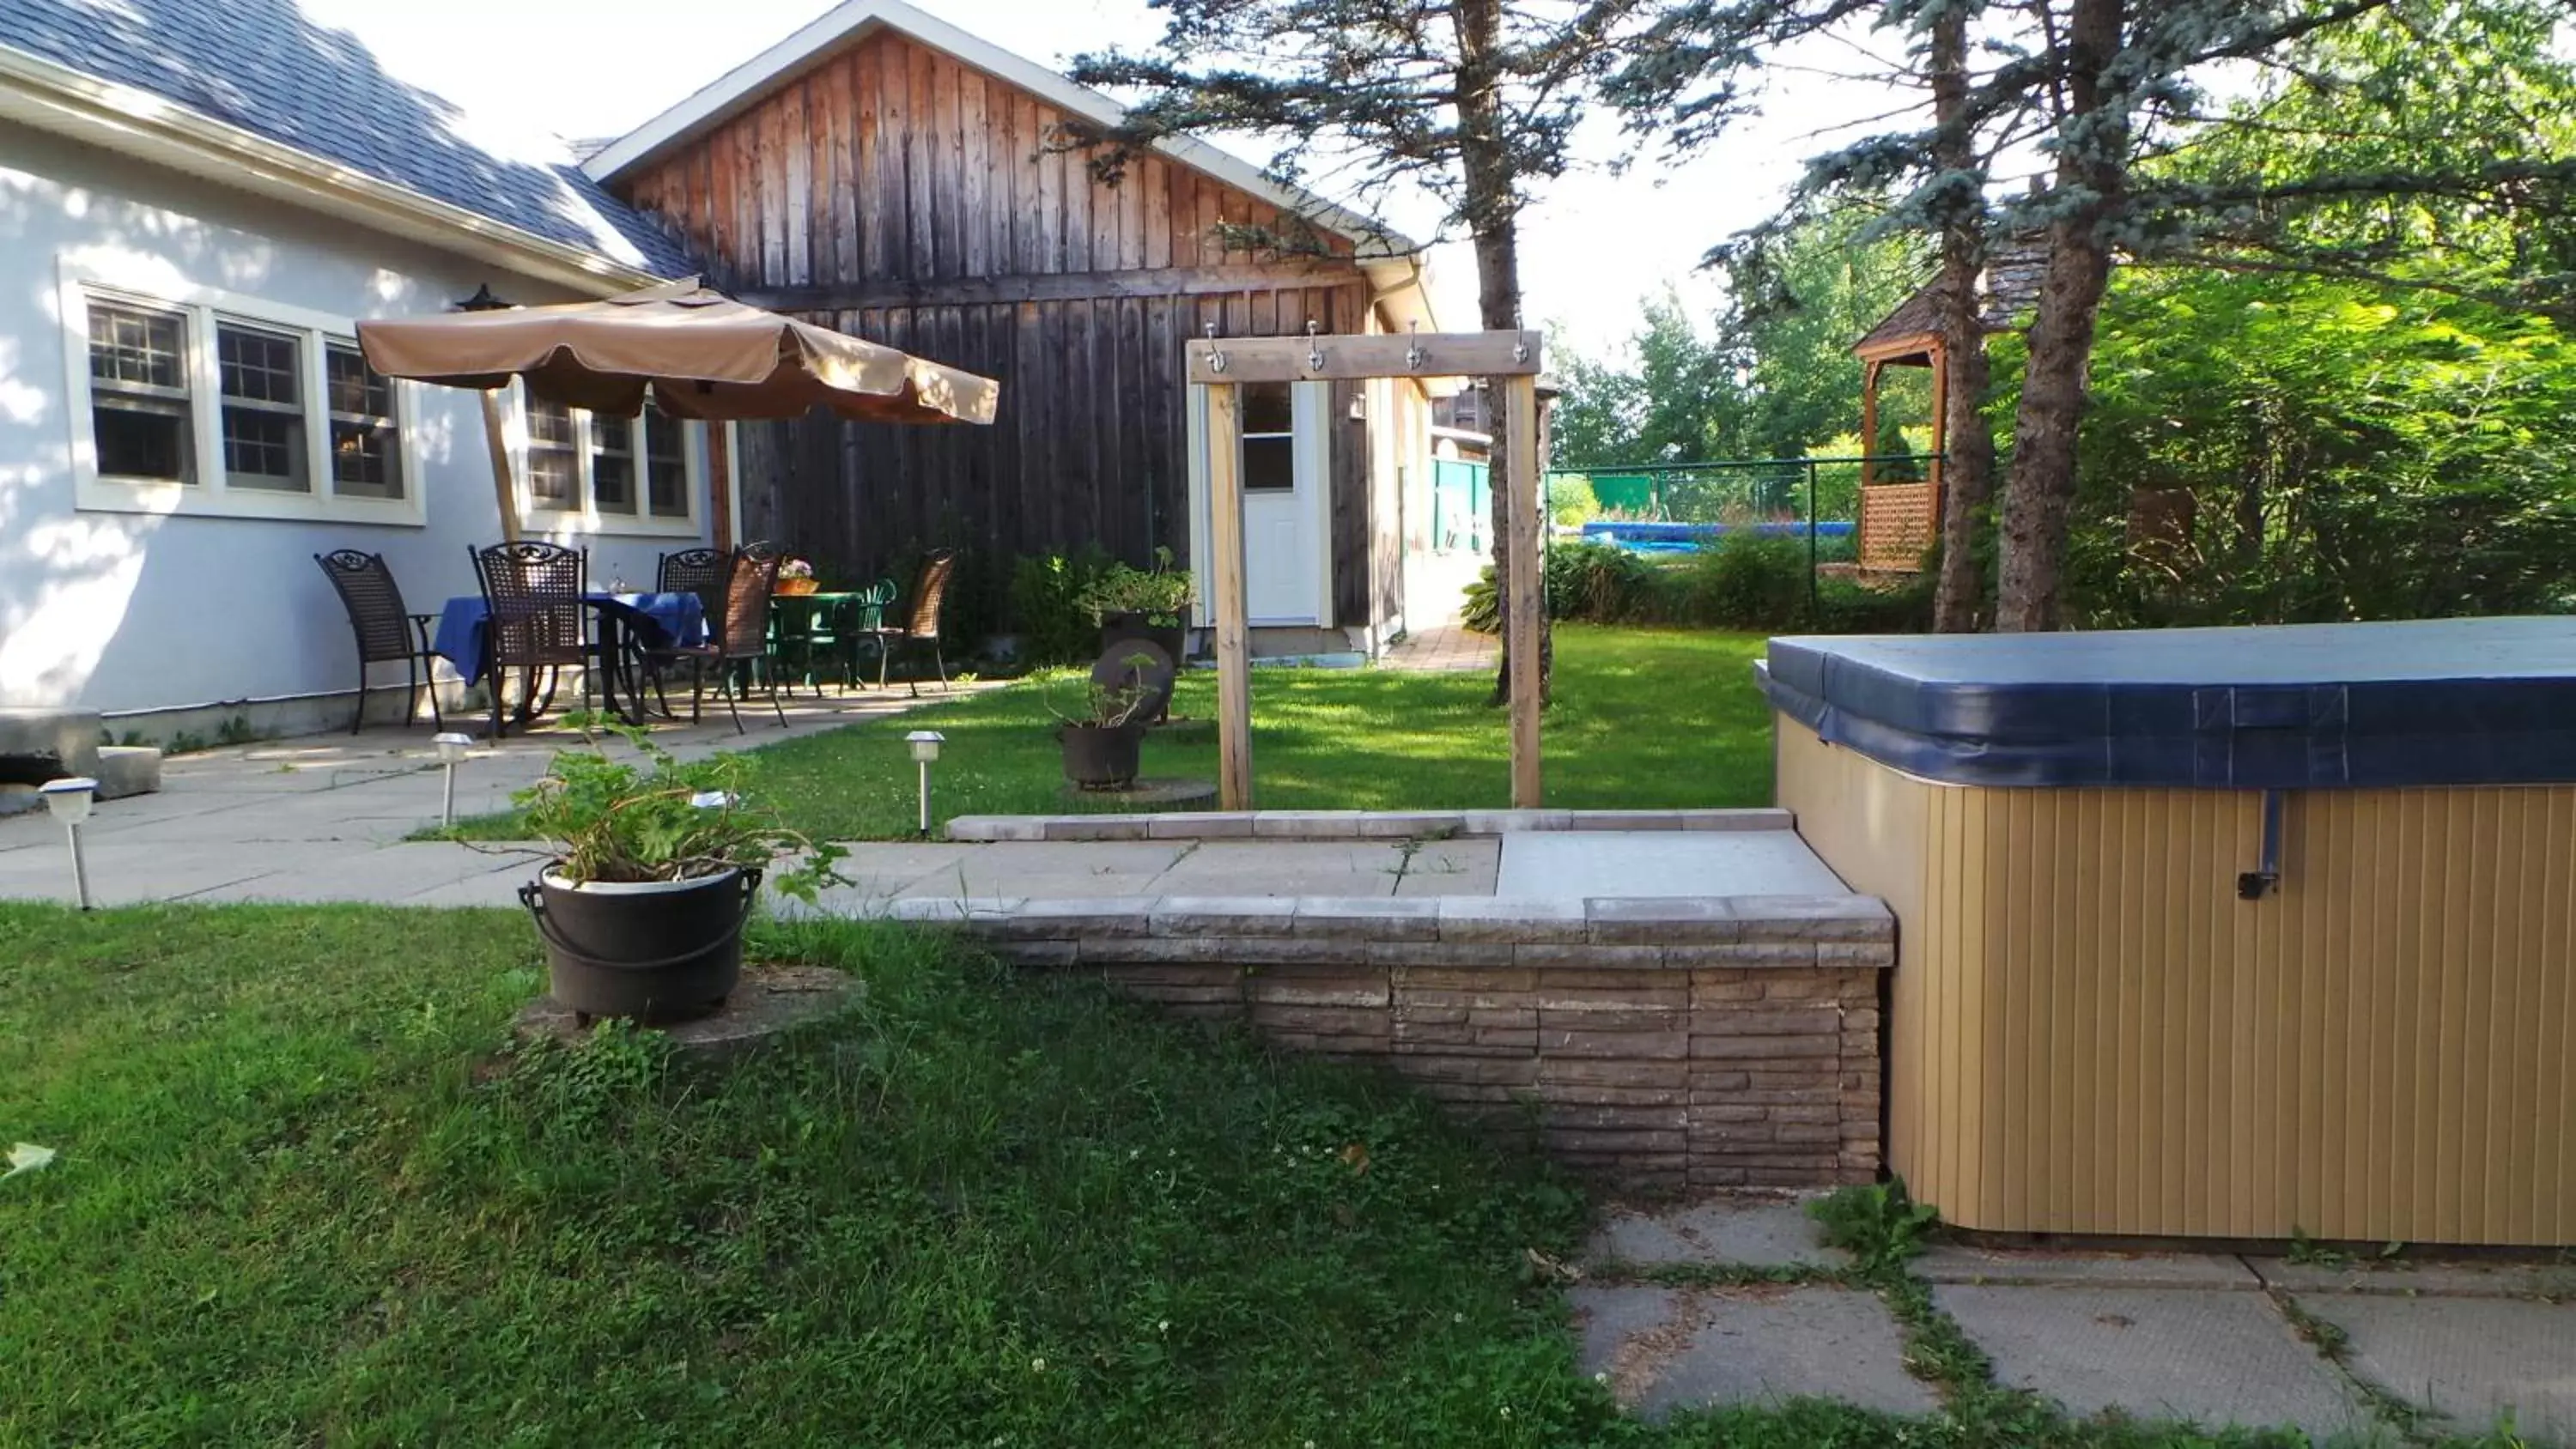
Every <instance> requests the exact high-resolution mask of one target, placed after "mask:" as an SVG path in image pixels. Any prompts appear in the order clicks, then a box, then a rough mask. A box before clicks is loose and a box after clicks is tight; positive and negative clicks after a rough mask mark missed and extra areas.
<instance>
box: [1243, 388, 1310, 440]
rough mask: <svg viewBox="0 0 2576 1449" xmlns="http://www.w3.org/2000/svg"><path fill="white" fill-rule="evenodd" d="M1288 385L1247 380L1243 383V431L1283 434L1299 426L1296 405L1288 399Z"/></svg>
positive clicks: (1250, 433)
mask: <svg viewBox="0 0 2576 1449" xmlns="http://www.w3.org/2000/svg"><path fill="white" fill-rule="evenodd" d="M1288 388H1289V384H1287V383H1284V382H1247V383H1245V384H1244V385H1243V424H1242V431H1243V433H1244V435H1245V436H1247V437H1249V436H1250V435H1252V434H1254V433H1284V432H1288V431H1290V430H1291V429H1292V428H1294V427H1295V426H1296V423H1295V419H1296V415H1297V414H1296V408H1295V407H1294V405H1293V404H1292V403H1291V402H1290V401H1289V397H1290V394H1289V391H1288Z"/></svg>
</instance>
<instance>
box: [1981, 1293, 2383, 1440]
mask: <svg viewBox="0 0 2576 1449" xmlns="http://www.w3.org/2000/svg"><path fill="white" fill-rule="evenodd" d="M1932 1301H1933V1302H1934V1303H1935V1304H1936V1305H1938V1306H1939V1307H1940V1309H1941V1310H1942V1311H1943V1312H1945V1313H1947V1314H1949V1315H1950V1316H1951V1317H1952V1318H1953V1319H1955V1320H1957V1322H1958V1324H1959V1327H1960V1328H1961V1329H1963V1330H1965V1331H1966V1333H1967V1335H1968V1337H1969V1338H1971V1339H1973V1340H1975V1342H1976V1343H1977V1345H1978V1346H1979V1347H1980V1348H1983V1349H1984V1350H1985V1351H1986V1355H1987V1357H1989V1358H1991V1359H1992V1360H1993V1361H1994V1365H1995V1379H1996V1381H1997V1382H1999V1383H2001V1384H2004V1385H2006V1386H2007V1387H2011V1388H2020V1389H2029V1390H2031V1391H2033V1392H2035V1393H2039V1394H2042V1395H2045V1396H2046V1397H2048V1398H2051V1399H2054V1400H2056V1401H2057V1402H2058V1403H2060V1404H2062V1405H2064V1406H2065V1408H2066V1409H2067V1411H2068V1412H2070V1413H2072V1414H2074V1415H2075V1416H2077V1417H2079V1418H2090V1417H2093V1416H2095V1415H2098V1414H2103V1413H2107V1412H2112V1411H2117V1412H2119V1413H2121V1414H2126V1415H2128V1416H2130V1417H2132V1418H2137V1419H2158V1420H2180V1421H2183V1422H2187V1423H2192V1424H2199V1425H2203V1426H2206V1427H2210V1428H2218V1427H2222V1426H2225V1425H2231V1424H2234V1425H2242V1426H2245V1427H2247V1428H2257V1429H2269V1428H2279V1427H2282V1426H2285V1425H2286V1426H2290V1427H2295V1428H2298V1429H2300V1430H2303V1431H2305V1432H2306V1433H2307V1434H2308V1435H2309V1436H2310V1437H2312V1438H2316V1439H2319V1440H2322V1439H2324V1438H2326V1437H2328V1436H2330V1435H2333V1434H2339V1433H2345V1432H2348V1431H2349V1432H2358V1431H2363V1430H2367V1429H2369V1428H2370V1427H2371V1426H2372V1424H2373V1423H2374V1420H2373V1417H2372V1415H2371V1412H2370V1409H2369V1407H2368V1405H2367V1404H2365V1403H2364V1402H2363V1401H2362V1400H2361V1398H2360V1397H2359V1396H2358V1395H2356V1394H2354V1393H2353V1392H2352V1391H2351V1389H2350V1387H2349V1386H2348V1385H2346V1384H2345V1383H2344V1381H2343V1379H2342V1377H2341V1376H2340V1375H2339V1374H2337V1373H2336V1371H2335V1368H2334V1366H2333V1365H2332V1364H2329V1363H2328V1362H2326V1361H2325V1359H2324V1358H2323V1357H2321V1356H2319V1354H2318V1353H2317V1351H2316V1349H2315V1348H2314V1347H2313V1346H2312V1345H2310V1344H2308V1343H2307V1342H2306V1341H2305V1340H2303V1339H2301V1338H2300V1337H2299V1336H2298V1332H2297V1330H2295V1329H2293V1328H2292V1327H2291V1326H2290V1323H2289V1320H2288V1319H2286V1318H2283V1317H2282V1316H2281V1313H2280V1310H2279V1309H2277V1308H2275V1307H2274V1306H2273V1305H2272V1301H2271V1300H2270V1299H2268V1298H2266V1297H2264V1296H2263V1295H2262V1294H2260V1293H2247V1292H2242V1291H2237V1290H2233V1289H2170V1288H2088V1287H2056V1288H2038V1287H2020V1286H2003V1285H1987V1286H1970V1285H1966V1284H1942V1285H1938V1286H1935V1287H1934V1288H1933V1290H1932Z"/></svg>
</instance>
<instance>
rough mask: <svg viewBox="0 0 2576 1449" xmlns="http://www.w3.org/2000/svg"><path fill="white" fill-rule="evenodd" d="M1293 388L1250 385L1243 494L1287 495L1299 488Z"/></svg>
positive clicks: (1245, 387)
mask: <svg viewBox="0 0 2576 1449" xmlns="http://www.w3.org/2000/svg"><path fill="white" fill-rule="evenodd" d="M1290 386H1291V385H1290V384H1288V383H1284V382H1247V383H1245V384H1243V386H1242V387H1241V389H1240V391H1241V393H1242V395H1243V424H1242V427H1243V491H1244V492H1246V493H1286V492H1290V491H1293V490H1294V489H1295V488H1296V486H1297V401H1296V394H1295V393H1293V392H1291V391H1290V390H1289V389H1290Z"/></svg>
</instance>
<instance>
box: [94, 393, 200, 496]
mask: <svg viewBox="0 0 2576 1449" xmlns="http://www.w3.org/2000/svg"><path fill="white" fill-rule="evenodd" d="M90 425H91V432H92V434H93V435H94V436H95V437H96V439H97V442H98V472H99V476H100V477H102V478H149V479H153V480H156V481H160V482H167V483H188V482H193V481H195V470H194V469H192V468H190V467H189V466H188V456H189V442H188V433H189V427H188V407H187V404H185V403H171V402H163V401H160V400H158V399H155V398H123V397H114V396H102V397H99V398H97V399H96V400H95V401H94V402H93V403H92V405H91V408H90Z"/></svg>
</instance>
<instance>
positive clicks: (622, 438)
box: [590, 414, 635, 513]
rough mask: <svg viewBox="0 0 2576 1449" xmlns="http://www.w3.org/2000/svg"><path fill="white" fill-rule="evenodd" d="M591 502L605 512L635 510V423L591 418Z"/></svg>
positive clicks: (597, 417) (598, 417)
mask: <svg viewBox="0 0 2576 1449" xmlns="http://www.w3.org/2000/svg"><path fill="white" fill-rule="evenodd" d="M590 436H591V444H592V446H591V453H590V500H591V503H592V505H593V506H595V507H597V508H598V509H599V511H600V512H602V513H633V512H634V511H635V452H634V449H635V420H634V419H632V418H604V417H600V416H598V415H597V414H593V415H592V416H591V419H590Z"/></svg>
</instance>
